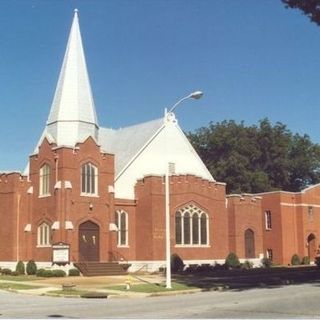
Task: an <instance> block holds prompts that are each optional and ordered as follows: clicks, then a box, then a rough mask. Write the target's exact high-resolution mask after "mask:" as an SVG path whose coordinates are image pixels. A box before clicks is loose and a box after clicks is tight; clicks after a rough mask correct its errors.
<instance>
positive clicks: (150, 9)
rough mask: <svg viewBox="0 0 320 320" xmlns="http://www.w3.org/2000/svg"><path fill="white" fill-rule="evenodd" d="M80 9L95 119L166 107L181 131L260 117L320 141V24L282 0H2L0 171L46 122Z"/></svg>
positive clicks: (19, 163)
mask: <svg viewBox="0 0 320 320" xmlns="http://www.w3.org/2000/svg"><path fill="white" fill-rule="evenodd" d="M74 8H78V9H79V16H80V27H81V32H82V39H83V43H84V48H85V54H86V58H87V65H88V69H89V75H90V80H91V85H92V90H93V94H94V99H95V104H96V109H97V114H98V118H99V123H100V125H101V126H107V127H112V128H118V127H124V126H128V125H131V124H135V123H139V122H144V121H148V120H151V119H155V118H159V117H161V116H162V115H163V110H164V108H165V107H171V106H172V105H173V104H174V103H175V102H176V101H177V100H178V99H179V98H181V97H183V96H185V95H187V94H188V93H190V92H192V91H194V90H202V91H203V92H204V96H203V98H202V99H201V100H198V101H191V100H188V101H186V102H185V103H184V104H183V105H180V107H179V109H177V111H176V114H177V117H178V119H179V123H180V125H181V127H182V128H183V129H184V130H185V131H193V130H195V129H196V128H199V127H202V126H206V125H208V123H209V122H210V121H213V122H217V121H222V120H225V119H234V120H236V121H241V120H244V121H245V123H246V124H248V125H251V124H256V123H257V122H258V121H259V120H260V119H262V118H264V117H268V118H269V119H270V120H271V121H272V122H273V123H275V122H276V121H281V122H283V123H285V124H287V126H288V128H289V129H290V130H291V131H293V132H299V133H301V134H303V133H306V134H308V135H309V136H310V137H311V139H312V141H313V142H316V143H320V120H319V119H320V90H319V88H320V54H319V52H320V27H317V26H316V25H315V24H313V23H311V22H309V20H308V19H307V18H306V17H305V16H303V15H302V14H301V13H300V12H299V11H296V10H288V9H285V8H284V6H283V4H282V3H281V1H280V0H268V1H256V0H241V1H239V0H226V1H222V0H79V1H77V0H69V1H62V0H60V1H56V0H1V1H0V114H1V126H0V136H1V139H0V170H23V169H24V167H25V164H26V163H27V159H28V155H29V154H30V153H32V151H33V149H34V147H35V145H36V142H37V140H38V139H39V137H40V134H41V132H42V130H43V128H44V126H45V122H46V119H47V116H48V114H49V110H50V106H51V102H52V99H53V94H54V90H55V86H56V82H57V79H58V75H59V72H60V67H61V63H62V59H63V55H64V51H65V47H66V43H67V38H68V34H69V30H70V26H71V22H72V17H73V9H74Z"/></svg>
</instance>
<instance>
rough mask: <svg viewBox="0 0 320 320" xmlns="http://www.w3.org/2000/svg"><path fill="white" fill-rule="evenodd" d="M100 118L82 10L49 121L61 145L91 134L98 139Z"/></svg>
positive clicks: (75, 11)
mask: <svg viewBox="0 0 320 320" xmlns="http://www.w3.org/2000/svg"><path fill="white" fill-rule="evenodd" d="M98 129H99V127H98V121H97V116H96V111H95V106H94V101H93V97H92V92H91V87H90V81H89V76H88V71H87V66H86V60H85V56H84V51H83V46H82V40H81V34H80V27H79V18H78V10H77V9H75V10H74V17H73V22H72V26H71V31H70V35H69V40H68V44H67V49H66V52H65V55H64V59H63V64H62V68H61V71H60V76H59V80H58V84H57V88H56V91H55V95H54V98H53V102H52V106H51V110H50V114H49V117H48V121H47V132H48V133H49V134H50V135H51V136H52V137H53V138H54V140H55V142H56V143H57V145H59V146H61V145H66V146H74V145H75V144H76V143H77V142H81V141H83V140H84V139H85V138H87V137H88V136H92V137H94V138H95V139H98Z"/></svg>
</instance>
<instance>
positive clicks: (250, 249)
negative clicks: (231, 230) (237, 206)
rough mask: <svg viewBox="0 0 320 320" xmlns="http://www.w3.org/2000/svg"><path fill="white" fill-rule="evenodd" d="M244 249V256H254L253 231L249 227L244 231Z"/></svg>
mask: <svg viewBox="0 0 320 320" xmlns="http://www.w3.org/2000/svg"><path fill="white" fill-rule="evenodd" d="M244 250H245V258H247V259H249V258H255V257H256V256H255V248H254V232H253V231H252V230H251V229H247V230H246V231H245V233H244Z"/></svg>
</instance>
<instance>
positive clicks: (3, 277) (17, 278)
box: [0, 274, 43, 281]
mask: <svg viewBox="0 0 320 320" xmlns="http://www.w3.org/2000/svg"><path fill="white" fill-rule="evenodd" d="M39 279H43V278H40V277H36V276H29V275H21V276H9V275H4V274H2V275H0V280H10V281H32V280H39Z"/></svg>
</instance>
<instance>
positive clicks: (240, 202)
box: [227, 195, 263, 258]
mask: <svg viewBox="0 0 320 320" xmlns="http://www.w3.org/2000/svg"><path fill="white" fill-rule="evenodd" d="M227 199H228V219H229V251H230V252H234V253H236V254H237V256H238V257H239V258H245V231H246V230H247V229H251V230H252V231H253V232H254V247H255V258H258V257H259V254H261V253H263V238H262V236H263V234H262V222H261V199H260V197H256V196H254V195H231V196H228V197H227Z"/></svg>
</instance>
